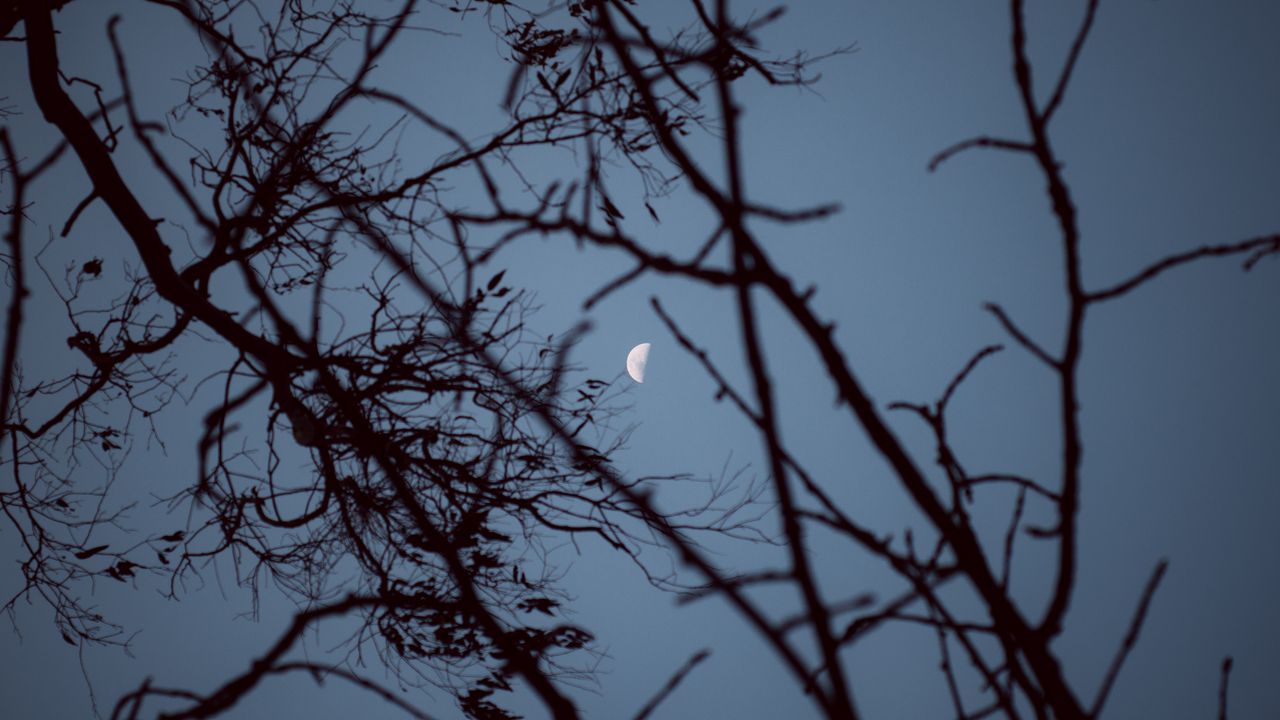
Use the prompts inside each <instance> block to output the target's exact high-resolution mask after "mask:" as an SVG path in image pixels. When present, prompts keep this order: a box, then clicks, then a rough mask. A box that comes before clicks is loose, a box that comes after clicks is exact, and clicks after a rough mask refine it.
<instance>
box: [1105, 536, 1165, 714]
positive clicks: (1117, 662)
mask: <svg viewBox="0 0 1280 720" xmlns="http://www.w3.org/2000/svg"><path fill="white" fill-rule="evenodd" d="M1168 568H1169V563H1168V561H1167V560H1161V561H1160V562H1158V563H1156V568H1155V570H1154V571H1152V573H1151V578H1150V579H1148V580H1147V586H1146V587H1145V588H1144V589H1143V590H1142V598H1141V599H1140V600H1139V601H1138V609H1137V610H1135V611H1134V613H1133V620H1131V621H1129V631H1128V632H1126V633H1125V635H1124V641H1123V642H1122V643H1121V644H1120V649H1119V650H1118V651H1117V652H1116V656H1115V657H1114V658H1113V659H1112V660H1111V667H1109V668H1108V669H1107V674H1106V676H1105V677H1104V678H1103V680H1102V687H1101V688H1100V689H1099V690H1098V696H1097V698H1096V699H1094V701H1093V707H1092V708H1090V709H1089V717H1091V718H1096V717H1098V715H1099V714H1100V713H1101V712H1102V706H1103V705H1104V704H1106V702H1107V696H1108V695H1109V694H1111V686H1112V685H1114V684H1115V682H1116V677H1118V676H1119V675H1120V668H1121V667H1122V666H1123V665H1124V661H1125V658H1127V657H1128V656H1129V652H1130V651H1131V650H1133V646H1134V645H1135V644H1136V643H1137V642H1138V633H1140V632H1141V631H1142V623H1143V622H1144V621H1145V620H1146V619H1147V608H1148V607H1150V605H1151V598H1152V597H1153V596H1154V595H1155V594H1156V588H1158V587H1159V586H1160V580H1161V579H1162V578H1164V573H1165V570H1167V569H1168Z"/></svg>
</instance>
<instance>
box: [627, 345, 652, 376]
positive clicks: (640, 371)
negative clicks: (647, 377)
mask: <svg viewBox="0 0 1280 720" xmlns="http://www.w3.org/2000/svg"><path fill="white" fill-rule="evenodd" d="M650 347H652V344H651V343H640V344H639V345H637V346H635V347H633V348H631V352H629V353H627V374H628V375H630V376H631V379H632V380H635V381H636V382H638V383H642V382H644V369H645V366H646V365H648V364H649V348H650Z"/></svg>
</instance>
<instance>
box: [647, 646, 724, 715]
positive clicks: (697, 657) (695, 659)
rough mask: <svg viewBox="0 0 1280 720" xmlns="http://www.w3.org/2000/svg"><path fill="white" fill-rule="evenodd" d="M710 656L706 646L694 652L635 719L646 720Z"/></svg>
mask: <svg viewBox="0 0 1280 720" xmlns="http://www.w3.org/2000/svg"><path fill="white" fill-rule="evenodd" d="M709 657H711V651H710V650H708V649H706V648H703V649H701V650H699V651H698V652H696V653H694V654H693V656H692V657H690V658H689V659H688V660H686V661H685V663H684V665H681V666H680V669H679V670H676V672H675V674H674V675H672V676H671V677H670V678H669V679H668V680H667V684H666V685H663V686H662V689H661V690H659V691H658V693H657V694H656V695H654V696H653V697H652V698H650V699H649V702H647V703H645V704H644V707H642V708H640V712H638V713H636V716H635V719H634V720H645V718H647V717H649V716H650V715H652V714H653V711H654V710H657V709H658V705H661V704H662V701H663V700H666V699H667V697H668V696H669V695H671V693H672V692H675V689H676V688H677V687H679V686H680V683H681V682H682V681H683V680H684V679H685V678H686V677H687V676H688V675H689V673H691V672H693V669H694V668H696V667H697V666H698V665H699V664H701V663H702V661H703V660H706V659H707V658H709Z"/></svg>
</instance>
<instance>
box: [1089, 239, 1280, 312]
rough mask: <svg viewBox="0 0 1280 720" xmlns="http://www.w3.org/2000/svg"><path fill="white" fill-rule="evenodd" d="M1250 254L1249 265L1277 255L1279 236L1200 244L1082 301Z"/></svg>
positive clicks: (1104, 297) (1106, 297) (1101, 298)
mask: <svg viewBox="0 0 1280 720" xmlns="http://www.w3.org/2000/svg"><path fill="white" fill-rule="evenodd" d="M1249 252H1256V253H1258V254H1257V255H1255V256H1253V257H1251V258H1250V260H1249V263H1250V264H1251V263H1253V262H1256V261H1257V259H1258V258H1260V257H1261V256H1262V254H1263V253H1272V252H1280V235H1263V236H1261V237H1256V238H1252V239H1250V240H1244V241H1242V242H1238V243H1233V244H1231V245H1203V246H1201V247H1198V248H1196V249H1195V250H1188V251H1187V252H1183V253H1178V254H1177V255H1170V256H1169V257H1166V258H1164V259H1163V260H1160V261H1158V262H1156V263H1153V264H1152V265H1150V266H1148V267H1147V268H1146V269H1144V270H1143V271H1142V272H1139V273H1138V274H1137V275H1134V276H1133V277H1131V278H1129V279H1128V280H1125V281H1123V282H1120V283H1117V284H1116V285H1112V286H1111V287H1109V288H1106V289H1105V290H1096V291H1094V292H1091V293H1088V294H1087V295H1086V296H1085V299H1086V300H1087V301H1088V302H1091V303H1094V302H1102V301H1104V300H1112V299H1115V298H1118V297H1120V296H1122V295H1125V294H1127V293H1129V292H1130V291H1132V290H1134V289H1135V288H1137V287H1138V286H1139V285H1142V284H1144V283H1146V282H1147V281H1148V280H1151V279H1152V278H1154V277H1156V276H1157V275H1160V274H1161V273H1163V272H1165V271H1166V270H1171V269H1173V268H1175V267H1178V266H1180V265H1185V264H1187V263H1190V262H1194V261H1196V260H1200V259H1203V258H1209V257H1223V256H1227V255H1242V254H1244V253H1249ZM1246 269H1247V268H1246Z"/></svg>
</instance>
